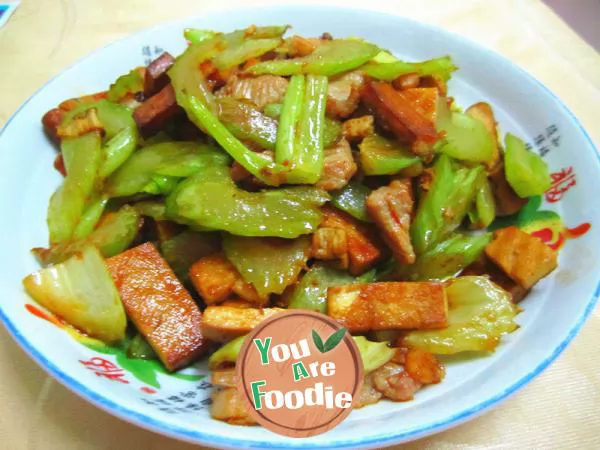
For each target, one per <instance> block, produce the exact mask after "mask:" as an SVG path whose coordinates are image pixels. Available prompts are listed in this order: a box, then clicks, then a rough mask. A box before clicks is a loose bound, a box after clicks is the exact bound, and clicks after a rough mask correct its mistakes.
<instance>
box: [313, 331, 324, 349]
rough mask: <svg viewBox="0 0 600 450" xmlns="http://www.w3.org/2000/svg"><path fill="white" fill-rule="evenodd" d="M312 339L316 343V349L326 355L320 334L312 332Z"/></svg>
mask: <svg viewBox="0 0 600 450" xmlns="http://www.w3.org/2000/svg"><path fill="white" fill-rule="evenodd" d="M312 338H313V342H314V343H315V347H317V350H319V351H320V352H321V353H325V348H324V347H323V339H321V336H319V333H317V332H316V331H315V330H312Z"/></svg>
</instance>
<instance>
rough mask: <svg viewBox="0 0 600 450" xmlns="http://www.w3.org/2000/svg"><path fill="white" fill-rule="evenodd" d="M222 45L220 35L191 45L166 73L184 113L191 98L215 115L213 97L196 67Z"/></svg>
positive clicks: (215, 52) (210, 57) (215, 109)
mask: <svg viewBox="0 0 600 450" xmlns="http://www.w3.org/2000/svg"><path fill="white" fill-rule="evenodd" d="M224 45H226V44H225V42H224V40H223V38H222V36H221V35H217V36H215V37H214V38H212V39H207V40H204V41H201V42H200V43H198V44H192V45H190V46H189V47H188V48H187V49H186V50H185V52H183V54H181V56H179V57H178V58H177V60H176V61H175V64H173V66H172V67H171V68H170V69H169V71H168V72H167V74H168V75H169V78H170V79H171V84H172V85H173V89H174V90H175V96H176V99H177V103H178V104H179V105H180V106H181V107H183V108H184V109H185V110H186V111H187V108H186V99H187V98H188V97H189V96H193V97H196V98H197V99H199V101H201V102H202V103H203V104H204V105H205V106H206V107H207V108H208V109H209V111H210V112H211V113H212V114H216V113H217V105H216V103H215V99H214V96H213V94H212V92H211V91H210V89H209V88H208V86H207V85H206V80H205V79H204V75H203V74H202V72H201V71H200V70H199V68H198V66H199V65H200V64H201V63H203V62H204V61H207V60H209V59H212V58H213V57H214V56H216V55H217V54H218V53H219V51H221V50H222V48H223V46H224ZM190 119H191V117H190ZM192 121H193V120H192Z"/></svg>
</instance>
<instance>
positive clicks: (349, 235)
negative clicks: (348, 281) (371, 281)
mask: <svg viewBox="0 0 600 450" xmlns="http://www.w3.org/2000/svg"><path fill="white" fill-rule="evenodd" d="M323 216H324V217H323V222H321V228H335V229H339V230H344V231H345V233H346V246H347V249H348V271H349V272H350V273H351V274H352V275H361V274H363V273H365V272H366V271H367V270H369V269H370V268H371V267H373V266H374V265H375V264H377V263H378V262H380V261H381V260H382V259H383V258H385V256H386V251H385V248H384V245H383V243H382V241H381V240H380V239H379V237H378V236H377V235H376V234H375V232H374V230H372V229H370V228H369V227H368V226H367V225H365V224H362V223H360V222H359V221H358V220H356V219H354V218H353V217H352V216H350V215H348V214H346V213H344V212H342V211H340V210H338V209H335V208H323ZM314 252H315V248H314V241H313V253H314Z"/></svg>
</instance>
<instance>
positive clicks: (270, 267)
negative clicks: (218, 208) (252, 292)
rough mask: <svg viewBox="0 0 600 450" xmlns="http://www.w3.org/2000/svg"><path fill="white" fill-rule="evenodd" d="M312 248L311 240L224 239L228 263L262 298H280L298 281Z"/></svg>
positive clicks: (231, 237) (237, 237) (230, 237)
mask: <svg viewBox="0 0 600 450" xmlns="http://www.w3.org/2000/svg"><path fill="white" fill-rule="evenodd" d="M309 247H310V239H309V238H308V237H301V238H298V239H294V240H274V239H264V238H253V237H240V236H231V235H227V236H225V237H224V238H223V250H224V252H225V255H226V256H227V259H229V261H231V263H232V264H233V265H234V266H235V268H236V269H237V270H238V271H239V272H240V275H242V277H243V278H244V280H245V281H246V282H248V283H251V284H252V285H253V286H254V287H255V288H256V290H257V292H258V293H259V295H261V296H263V295H267V294H273V293H275V294H281V293H282V292H283V291H284V289H285V288H286V287H287V286H289V285H290V284H291V283H293V282H294V281H296V279H297V278H298V274H299V273H300V271H301V270H302V268H303V267H304V266H305V265H306V261H307V259H308V250H309Z"/></svg>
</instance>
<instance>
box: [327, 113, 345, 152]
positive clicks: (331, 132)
mask: <svg viewBox="0 0 600 450" xmlns="http://www.w3.org/2000/svg"><path fill="white" fill-rule="evenodd" d="M341 135H342V124H341V122H338V121H337V120H333V119H330V118H329V117H325V120H324V121H323V147H324V148H327V147H329V146H330V145H332V144H335V143H336V142H337V141H338V140H339V138H340V136H341Z"/></svg>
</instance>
